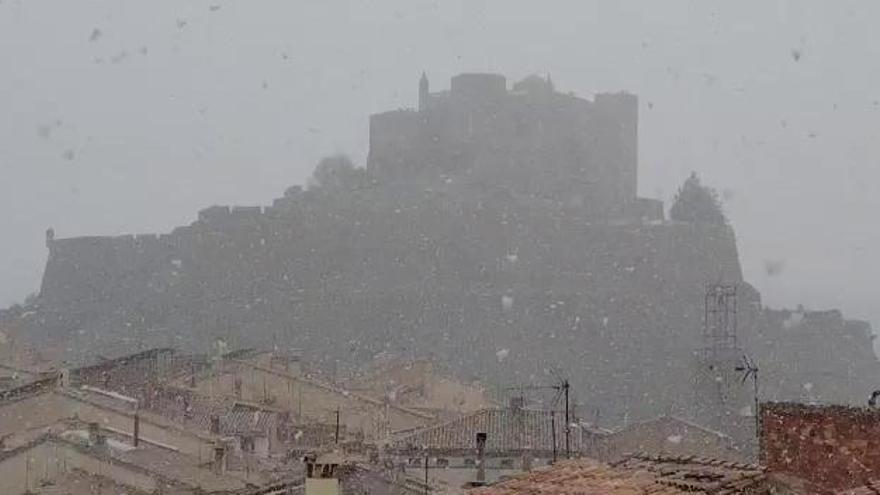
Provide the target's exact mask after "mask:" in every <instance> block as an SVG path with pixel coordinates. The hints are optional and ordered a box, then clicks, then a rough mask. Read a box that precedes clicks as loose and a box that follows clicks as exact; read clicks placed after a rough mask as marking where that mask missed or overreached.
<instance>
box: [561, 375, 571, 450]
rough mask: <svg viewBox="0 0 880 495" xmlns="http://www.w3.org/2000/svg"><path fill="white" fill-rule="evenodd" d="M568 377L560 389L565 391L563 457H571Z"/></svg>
mask: <svg viewBox="0 0 880 495" xmlns="http://www.w3.org/2000/svg"><path fill="white" fill-rule="evenodd" d="M569 388H570V386H569V383H568V378H566V379H565V380H563V381H562V390H563V392H564V393H565V458H566V459H571V420H570V418H569V417H568V389H569Z"/></svg>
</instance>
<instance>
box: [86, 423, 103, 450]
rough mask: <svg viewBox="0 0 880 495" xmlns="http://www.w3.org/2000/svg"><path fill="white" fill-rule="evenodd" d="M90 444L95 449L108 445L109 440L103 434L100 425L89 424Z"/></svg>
mask: <svg viewBox="0 0 880 495" xmlns="http://www.w3.org/2000/svg"><path fill="white" fill-rule="evenodd" d="M89 443H90V444H92V445H93V446H95V447H103V446H104V445H106V444H107V438H106V437H104V434H103V433H101V427H100V426H99V425H98V423H89Z"/></svg>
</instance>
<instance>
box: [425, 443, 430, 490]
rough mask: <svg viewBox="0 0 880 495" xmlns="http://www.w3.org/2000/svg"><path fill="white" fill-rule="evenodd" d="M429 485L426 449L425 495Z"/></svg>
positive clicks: (426, 452)
mask: <svg viewBox="0 0 880 495" xmlns="http://www.w3.org/2000/svg"><path fill="white" fill-rule="evenodd" d="M429 486H430V485H428V451H427V450H426V451H425V495H428V491H429V490H430V488H429Z"/></svg>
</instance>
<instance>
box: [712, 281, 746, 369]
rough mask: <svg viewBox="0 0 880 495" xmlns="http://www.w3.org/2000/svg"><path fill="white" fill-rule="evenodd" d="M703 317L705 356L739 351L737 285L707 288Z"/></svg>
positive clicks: (719, 356)
mask: <svg viewBox="0 0 880 495" xmlns="http://www.w3.org/2000/svg"><path fill="white" fill-rule="evenodd" d="M704 304H705V314H704V319H703V345H704V349H703V352H704V358H708V359H716V358H722V357H726V356H728V355H729V354H731V353H733V352H736V353H738V352H739V350H738V345H737V336H736V333H737V331H736V325H737V318H736V313H737V307H736V306H737V303H736V286H735V285H722V284H714V285H711V286H709V287H708V289H707V290H706V296H705V300H704Z"/></svg>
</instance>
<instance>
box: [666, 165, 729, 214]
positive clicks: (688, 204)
mask: <svg viewBox="0 0 880 495" xmlns="http://www.w3.org/2000/svg"><path fill="white" fill-rule="evenodd" d="M669 216H670V218H672V220H676V221H679V222H690V223H707V224H713V225H726V224H727V218H726V217H725V216H724V210H722V208H721V201H720V200H719V199H718V193H716V192H715V190H714V189H712V188H711V187H708V186H704V185H702V184H701V183H700V178H699V177H698V176H697V173H696V172H691V176H690V177H688V178H687V180H685V181H684V184H683V185H682V186H681V187H680V188H679V189H678V193H676V195H675V200H674V201H673V203H672V209H671V210H670V211H669Z"/></svg>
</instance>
